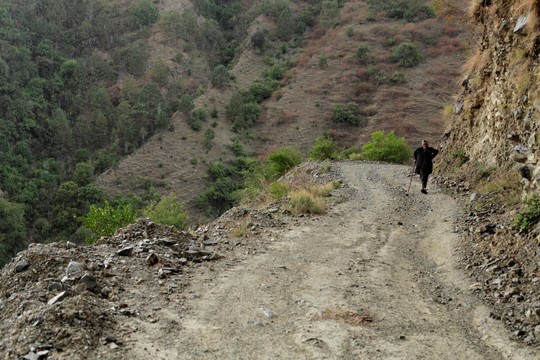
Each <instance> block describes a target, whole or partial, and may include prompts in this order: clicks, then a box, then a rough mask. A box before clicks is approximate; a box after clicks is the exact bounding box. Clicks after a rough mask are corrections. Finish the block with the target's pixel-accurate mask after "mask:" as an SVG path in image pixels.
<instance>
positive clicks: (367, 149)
mask: <svg viewBox="0 0 540 360" xmlns="http://www.w3.org/2000/svg"><path fill="white" fill-rule="evenodd" d="M371 139H372V140H371V141H370V142H368V143H367V144H366V145H364V146H363V147H362V158H363V159H365V160H370V161H386V162H405V161H407V160H409V159H410V158H411V155H412V150H411V148H409V147H408V146H407V144H406V142H405V138H404V137H402V138H398V137H396V135H394V131H390V133H389V134H388V135H386V136H385V134H384V131H382V130H380V131H375V132H373V133H371Z"/></svg>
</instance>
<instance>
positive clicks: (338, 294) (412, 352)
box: [125, 162, 539, 359]
mask: <svg viewBox="0 0 540 360" xmlns="http://www.w3.org/2000/svg"><path fill="white" fill-rule="evenodd" d="M409 169H410V168H408V167H405V166H401V165H381V164H371V163H360V162H342V163H337V164H335V165H334V168H333V170H334V171H339V172H340V173H341V176H342V177H343V178H344V179H345V182H346V183H348V186H349V187H350V188H351V189H352V193H353V195H352V197H351V198H350V199H349V200H348V201H345V202H342V203H339V204H337V205H335V206H333V207H332V208H330V209H329V211H328V213H327V214H324V215H319V216H310V217H305V218H301V219H300V220H299V221H298V222H297V223H291V224H289V225H287V229H285V230H281V231H279V232H275V233H268V234H266V235H265V236H261V239H253V242H254V243H255V244H256V245H254V246H255V247H257V249H258V251H256V254H254V255H251V254H246V251H245V250H243V249H241V248H240V247H239V248H238V250H237V254H236V255H234V254H232V255H228V256H227V257H226V258H224V259H222V260H220V261H218V262H217V263H214V264H212V265H211V266H207V267H201V269H200V271H199V272H195V273H193V274H192V275H191V276H192V277H191V279H190V280H189V281H190V286H189V294H188V296H184V297H183V299H181V300H178V301H170V302H169V303H167V304H165V305H164V304H161V305H160V306H158V307H156V308H155V309H154V313H153V314H152V317H153V319H155V321H152V322H138V323H137V331H134V332H133V333H132V334H131V338H130V339H128V340H127V341H126V348H127V350H128V353H127V355H126V357H125V358H126V359H148V358H153V359H532V358H538V355H539V354H538V353H535V352H534V350H533V349H532V348H527V347H524V346H523V345H520V344H517V343H514V342H512V341H510V340H509V333H508V330H505V329H504V328H502V326H501V325H500V323H498V322H495V321H494V320H491V319H490V317H489V310H488V309H487V308H486V307H485V306H484V305H482V304H481V303H480V302H479V301H478V300H477V299H476V298H475V297H474V296H473V295H471V294H470V290H469V289H470V287H471V285H472V284H471V283H470V280H468V278H467V277H466V275H465V274H464V273H463V272H461V271H460V270H458V268H459V266H458V264H459V259H458V258H457V255H456V252H455V247H456V246H457V239H458V234H457V233H456V232H455V227H456V225H455V224H454V220H455V218H456V216H457V211H458V209H459V206H458V204H457V202H456V201H455V200H454V199H452V197H450V196H448V195H446V194H444V193H443V192H442V191H441V190H439V189H437V188H435V187H434V186H433V185H431V186H430V189H429V190H430V192H429V194H428V195H424V194H421V193H420V191H419V189H420V185H419V183H418V182H417V181H418V180H415V181H414V182H413V186H412V188H411V194H410V196H407V195H406V189H407V186H408V178H407V172H408V171H409ZM257 242H258V243H257Z"/></svg>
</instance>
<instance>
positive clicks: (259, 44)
mask: <svg viewBox="0 0 540 360" xmlns="http://www.w3.org/2000/svg"><path fill="white" fill-rule="evenodd" d="M265 41H266V37H265V34H264V32H263V31H261V30H257V31H255V33H253V35H251V44H252V45H253V47H254V48H255V50H259V51H263V50H264V43H265Z"/></svg>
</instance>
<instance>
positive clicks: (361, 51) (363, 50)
mask: <svg viewBox="0 0 540 360" xmlns="http://www.w3.org/2000/svg"><path fill="white" fill-rule="evenodd" d="M368 52H369V47H368V45H367V44H360V46H358V49H357V50H356V57H357V58H358V59H360V60H362V59H364V57H365V56H366V54H367V53H368Z"/></svg>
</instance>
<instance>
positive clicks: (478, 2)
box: [468, 0, 484, 21]
mask: <svg viewBox="0 0 540 360" xmlns="http://www.w3.org/2000/svg"><path fill="white" fill-rule="evenodd" d="M483 2H484V0H472V1H471V2H470V4H469V11H468V13H469V17H470V18H471V19H474V20H476V21H479V20H480V18H481V16H482V3H483Z"/></svg>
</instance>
